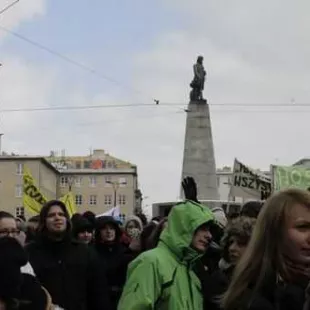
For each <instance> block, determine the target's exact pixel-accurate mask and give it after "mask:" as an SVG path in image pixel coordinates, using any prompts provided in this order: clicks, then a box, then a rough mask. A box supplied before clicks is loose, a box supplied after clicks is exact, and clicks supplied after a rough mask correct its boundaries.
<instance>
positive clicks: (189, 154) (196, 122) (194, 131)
mask: <svg viewBox="0 0 310 310" xmlns="http://www.w3.org/2000/svg"><path fill="white" fill-rule="evenodd" d="M185 177H193V178H194V179H195V181H196V183H197V191H198V200H200V201H201V200H217V199H219V194H218V188H217V178H216V166H215V158H214V147H213V139H212V129H211V120H210V112H209V106H208V104H207V102H206V101H205V100H200V101H191V102H190V103H189V105H188V110H187V119H186V132H185V144H184V154H183V169H182V180H183V179H184V178H185ZM181 197H182V198H184V193H183V190H182V189H181Z"/></svg>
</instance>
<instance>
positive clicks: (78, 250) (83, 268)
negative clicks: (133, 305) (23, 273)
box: [27, 240, 108, 310]
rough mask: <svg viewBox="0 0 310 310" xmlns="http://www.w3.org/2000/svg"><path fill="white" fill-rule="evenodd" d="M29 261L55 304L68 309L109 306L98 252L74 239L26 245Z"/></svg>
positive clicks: (87, 309) (92, 308) (92, 309)
mask: <svg viewBox="0 0 310 310" xmlns="http://www.w3.org/2000/svg"><path fill="white" fill-rule="evenodd" d="M27 251H28V254H29V260H30V263H31V265H32V267H33V269H34V272H35V274H36V276H37V278H38V279H39V281H40V283H41V284H42V286H44V287H45V288H46V289H47V290H48V292H49V293H50V295H51V296H52V299H53V303H54V304H57V305H59V306H61V307H63V308H64V309H66V310H102V309H108V308H107V307H106V306H107V304H108V301H107V287H106V283H105V275H104V273H103V269H102V268H99V261H98V257H97V255H96V253H95V252H94V251H93V250H92V249H90V248H88V247H87V246H86V245H84V244H81V243H79V242H77V241H73V240H65V241H62V242H53V241H48V240H44V241H42V240H40V241H37V242H35V243H32V244H29V245H28V246H27Z"/></svg>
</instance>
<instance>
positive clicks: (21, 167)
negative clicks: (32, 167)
mask: <svg viewBox="0 0 310 310" xmlns="http://www.w3.org/2000/svg"><path fill="white" fill-rule="evenodd" d="M23 171H24V165H23V164H20V163H19V164H17V167H16V174H18V175H23Z"/></svg>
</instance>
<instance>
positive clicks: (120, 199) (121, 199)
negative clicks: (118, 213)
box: [118, 195, 126, 205]
mask: <svg viewBox="0 0 310 310" xmlns="http://www.w3.org/2000/svg"><path fill="white" fill-rule="evenodd" d="M118 204H119V205H125V204H126V196H125V195H119V196H118Z"/></svg>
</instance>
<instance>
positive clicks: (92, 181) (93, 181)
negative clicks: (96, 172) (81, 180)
mask: <svg viewBox="0 0 310 310" xmlns="http://www.w3.org/2000/svg"><path fill="white" fill-rule="evenodd" d="M96 183H97V179H96V177H89V186H90V187H95V186H96Z"/></svg>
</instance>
